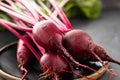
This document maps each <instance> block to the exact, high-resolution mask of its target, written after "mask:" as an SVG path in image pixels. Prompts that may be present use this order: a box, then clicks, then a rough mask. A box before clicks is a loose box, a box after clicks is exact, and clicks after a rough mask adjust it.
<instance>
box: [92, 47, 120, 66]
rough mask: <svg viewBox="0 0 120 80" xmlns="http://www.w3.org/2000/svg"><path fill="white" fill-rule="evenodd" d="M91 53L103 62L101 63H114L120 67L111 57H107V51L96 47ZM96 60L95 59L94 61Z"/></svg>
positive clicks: (119, 63)
mask: <svg viewBox="0 0 120 80" xmlns="http://www.w3.org/2000/svg"><path fill="white" fill-rule="evenodd" d="M93 51H94V52H95V53H96V54H97V55H98V56H99V57H100V58H101V59H102V60H103V61H109V62H113V63H116V64H118V65H120V62H119V61H117V60H115V59H113V58H112V57H110V56H109V54H108V53H107V51H106V50H105V49H104V48H102V47H101V46H98V45H96V46H95V48H94V49H93ZM95 60H97V59H95Z"/></svg>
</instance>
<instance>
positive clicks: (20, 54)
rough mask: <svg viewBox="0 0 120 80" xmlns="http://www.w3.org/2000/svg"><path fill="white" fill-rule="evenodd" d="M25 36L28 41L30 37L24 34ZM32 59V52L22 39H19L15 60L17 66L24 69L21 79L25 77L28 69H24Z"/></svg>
mask: <svg viewBox="0 0 120 80" xmlns="http://www.w3.org/2000/svg"><path fill="white" fill-rule="evenodd" d="M24 37H25V38H27V39H28V40H29V41H30V38H29V37H28V36H27V35H25V36H24ZM31 60H32V53H31V51H30V50H29V49H28V47H27V46H26V45H25V43H24V42H23V40H21V39H19V41H18V45H17V61H18V63H19V67H20V69H21V70H22V71H24V74H23V76H22V80H24V78H25V77H26V75H27V74H28V71H27V70H26V68H25V67H26V66H28V65H29V64H30V62H31Z"/></svg>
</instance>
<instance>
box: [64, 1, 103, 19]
mask: <svg viewBox="0 0 120 80" xmlns="http://www.w3.org/2000/svg"><path fill="white" fill-rule="evenodd" d="M64 11H65V13H66V15H67V16H68V17H74V16H78V15H80V16H81V14H82V16H85V17H86V18H90V19H92V18H97V17H99V15H100V13H101V4H100V0H70V1H69V2H68V3H67V4H66V5H65V7H64Z"/></svg>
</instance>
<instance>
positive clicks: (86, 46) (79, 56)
mask: <svg viewBox="0 0 120 80" xmlns="http://www.w3.org/2000/svg"><path fill="white" fill-rule="evenodd" d="M63 45H64V47H65V48H66V49H67V50H68V51H69V53H70V54H71V55H72V56H73V58H74V59H75V60H76V61H78V62H85V61H90V60H91V61H98V60H100V59H101V60H103V61H110V62H113V63H117V64H119V65H120V62H119V61H116V60H114V59H112V58H111V57H110V56H109V55H108V54H107V52H106V51H105V49H104V48H102V47H100V46H98V45H96V44H95V43H94V42H93V40H92V38H91V37H90V35H89V34H88V33H87V32H85V31H83V30H77V29H75V30H71V31H69V32H67V33H66V34H65V36H64V39H63ZM98 58H99V59H98Z"/></svg>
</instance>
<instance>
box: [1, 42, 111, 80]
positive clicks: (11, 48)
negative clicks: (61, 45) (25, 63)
mask: <svg viewBox="0 0 120 80" xmlns="http://www.w3.org/2000/svg"><path fill="white" fill-rule="evenodd" d="M86 65H88V66H90V67H92V68H94V69H97V70H98V71H97V72H95V73H94V72H91V71H90V70H86V69H84V68H79V69H76V72H78V73H81V74H83V75H86V76H87V77H89V78H92V79H98V78H99V77H100V76H101V75H103V74H104V72H105V71H106V70H105V68H103V67H102V66H101V63H100V62H90V63H86ZM106 66H109V63H107V64H106ZM28 70H29V73H28V75H27V80H37V79H38V78H39V74H41V73H42V71H41V70H40V68H39V63H37V61H36V59H34V61H33V62H32V66H30V67H28ZM6 74H7V77H8V78H7V77H6V76H5V75H6ZM0 76H1V77H3V78H5V79H6V80H20V77H21V76H22V75H21V71H20V70H19V68H18V63H17V60H16V42H13V43H10V44H9V45H7V46H4V47H2V48H1V49H0ZM11 76H12V77H13V78H11ZM66 79H69V80H73V79H74V80H88V79H86V78H78V77H76V76H74V75H73V76H71V75H68V76H66ZM0 80H4V79H0Z"/></svg>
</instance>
